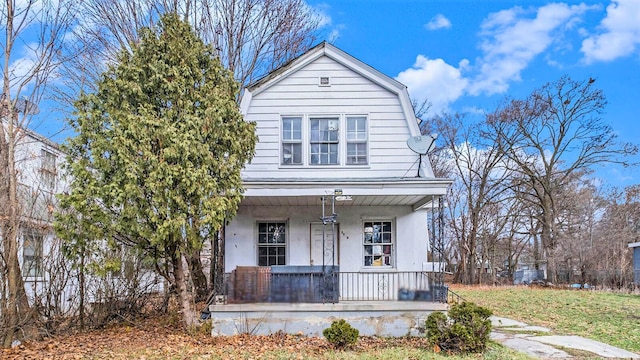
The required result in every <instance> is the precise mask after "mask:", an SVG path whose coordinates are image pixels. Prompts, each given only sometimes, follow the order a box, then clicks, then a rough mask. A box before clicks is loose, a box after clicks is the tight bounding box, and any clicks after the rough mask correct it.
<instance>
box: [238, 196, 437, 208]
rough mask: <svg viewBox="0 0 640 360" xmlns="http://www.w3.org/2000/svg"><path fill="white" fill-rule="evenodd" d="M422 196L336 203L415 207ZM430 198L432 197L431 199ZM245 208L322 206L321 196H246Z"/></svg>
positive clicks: (364, 199) (337, 203)
mask: <svg viewBox="0 0 640 360" xmlns="http://www.w3.org/2000/svg"><path fill="white" fill-rule="evenodd" d="M423 198H424V196H421V195H382V196H381V195H358V196H351V199H352V200H350V201H336V203H335V204H336V207H340V206H393V205H414V204H416V203H418V202H419V201H421V200H422V199H423ZM429 198H430V197H429ZM242 205H243V206H321V205H322V197H321V196H246V197H245V198H244V199H243V200H242Z"/></svg>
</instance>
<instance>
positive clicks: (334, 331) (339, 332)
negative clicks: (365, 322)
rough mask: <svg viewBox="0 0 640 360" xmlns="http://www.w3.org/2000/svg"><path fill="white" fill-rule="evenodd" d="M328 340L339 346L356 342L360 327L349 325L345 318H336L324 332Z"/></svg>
mask: <svg viewBox="0 0 640 360" xmlns="http://www.w3.org/2000/svg"><path fill="white" fill-rule="evenodd" d="M322 334H323V335H324V337H325V338H327V341H329V342H330V343H331V344H333V346H335V347H337V348H343V347H345V346H347V345H352V344H355V343H356V342H357V341H358V335H359V334H360V332H358V329H356V328H354V327H353V326H351V325H349V323H347V322H346V321H345V320H344V319H340V320H336V321H334V322H332V323H331V326H330V327H328V328H326V329H324V331H323V332H322Z"/></svg>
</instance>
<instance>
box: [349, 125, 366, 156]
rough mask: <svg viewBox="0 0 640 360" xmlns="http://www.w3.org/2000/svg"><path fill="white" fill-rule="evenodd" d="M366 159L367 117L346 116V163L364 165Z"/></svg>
mask: <svg viewBox="0 0 640 360" xmlns="http://www.w3.org/2000/svg"><path fill="white" fill-rule="evenodd" d="M367 162H368V160H367V118H366V117H364V116H348V117H347V165H366V164H367Z"/></svg>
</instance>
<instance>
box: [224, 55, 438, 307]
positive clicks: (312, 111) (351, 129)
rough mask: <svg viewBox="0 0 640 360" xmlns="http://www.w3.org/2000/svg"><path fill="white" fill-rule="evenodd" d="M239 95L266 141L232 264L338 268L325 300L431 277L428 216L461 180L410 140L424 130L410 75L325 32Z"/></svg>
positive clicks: (250, 175)
mask: <svg viewBox="0 0 640 360" xmlns="http://www.w3.org/2000/svg"><path fill="white" fill-rule="evenodd" d="M240 106H241V110H242V113H243V114H244V117H245V120H246V121H251V122H255V123H256V131H257V135H258V138H259V140H258V143H257V145H256V153H255V156H254V158H253V160H252V161H251V163H249V164H247V165H246V167H245V169H244V170H243V172H242V178H243V182H244V186H245V190H246V191H245V194H244V195H245V197H244V199H243V200H242V203H241V204H240V207H239V210H238V214H237V216H236V217H235V218H233V220H232V221H231V222H230V223H229V225H228V226H227V227H226V230H225V234H226V235H225V268H226V271H227V272H232V271H234V270H236V269H240V268H238V267H242V269H243V270H246V268H245V267H270V268H269V269H267V270H265V271H267V272H268V271H271V273H272V274H273V273H274V272H277V273H280V272H284V273H288V272H294V273H295V272H314V271H315V272H318V271H319V272H324V273H326V272H327V269H329V270H330V272H336V273H338V272H339V274H340V277H339V283H335V284H334V285H335V286H337V287H339V291H338V292H337V293H333V294H331V296H330V297H326V295H325V298H324V299H323V300H325V301H336V300H338V298H339V300H340V301H342V300H377V299H378V296H380V299H385V300H387V299H392V300H393V299H397V297H398V292H399V291H400V290H402V288H412V287H413V288H416V287H417V288H422V289H424V288H425V286H428V284H427V285H420V284H416V282H420V281H421V280H420V279H417V278H416V276H418V277H420V276H423V275H424V272H425V271H426V269H425V264H427V262H428V261H429V260H430V259H428V251H429V242H430V239H429V224H428V222H429V221H428V215H429V213H430V212H431V211H432V210H433V207H434V204H436V203H437V200H438V199H440V197H441V196H443V195H444V194H445V193H446V191H447V188H448V186H449V184H450V183H451V181H449V180H448V179H439V178H435V177H434V175H433V171H432V169H431V165H430V164H429V161H428V159H427V157H426V156H421V155H420V154H419V153H417V152H415V151H413V150H412V149H411V148H410V147H409V146H408V144H407V140H409V139H410V138H414V137H415V140H416V141H419V140H420V139H419V138H418V137H419V136H420V135H421V134H420V129H419V123H418V119H416V116H415V113H414V110H413V108H412V105H411V101H410V99H409V95H408V93H407V89H406V86H404V85H403V84H401V83H399V82H398V81H396V80H394V79H392V78H390V77H388V76H386V75H384V74H382V73H381V72H379V71H377V70H375V69H373V68H372V67H370V66H368V65H366V64H364V63H363V62H361V61H359V60H358V59H356V58H354V57H352V56H350V55H349V54H347V53H345V52H343V51H341V50H340V49H338V48H336V47H335V46H333V45H331V44H328V43H321V44H319V45H317V46H315V47H314V48H312V49H310V50H309V51H307V52H306V53H304V54H303V55H301V56H300V57H298V58H296V59H295V60H293V61H291V62H290V63H288V64H286V65H284V66H283V67H281V68H279V69H277V70H276V71H274V72H272V73H270V74H269V75H267V76H266V77H264V78H262V79H260V80H258V81H257V82H256V83H254V84H252V85H250V86H249V87H247V88H246V89H245V91H244V94H243V97H242V101H241V105H240ZM414 150H415V149H414ZM434 200H436V201H434ZM288 269H289V270H288ZM383 274H384V275H383ZM243 279H244V278H243ZM243 281H244V280H243ZM245 282H246V281H245ZM237 286H240V285H238V284H236V287H237ZM250 286H253V285H250ZM294 286H295V285H294ZM285 291H293V290H291V289H285ZM272 293H273V291H272ZM400 296H401V295H400ZM263 300H264V299H263ZM289 300H291V299H289ZM285 301H287V300H286V299H285Z"/></svg>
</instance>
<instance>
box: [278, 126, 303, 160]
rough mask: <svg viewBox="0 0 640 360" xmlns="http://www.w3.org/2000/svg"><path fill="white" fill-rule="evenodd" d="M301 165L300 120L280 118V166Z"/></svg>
mask: <svg viewBox="0 0 640 360" xmlns="http://www.w3.org/2000/svg"><path fill="white" fill-rule="evenodd" d="M301 164H302V118H301V117H283V118H282V165H301Z"/></svg>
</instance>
